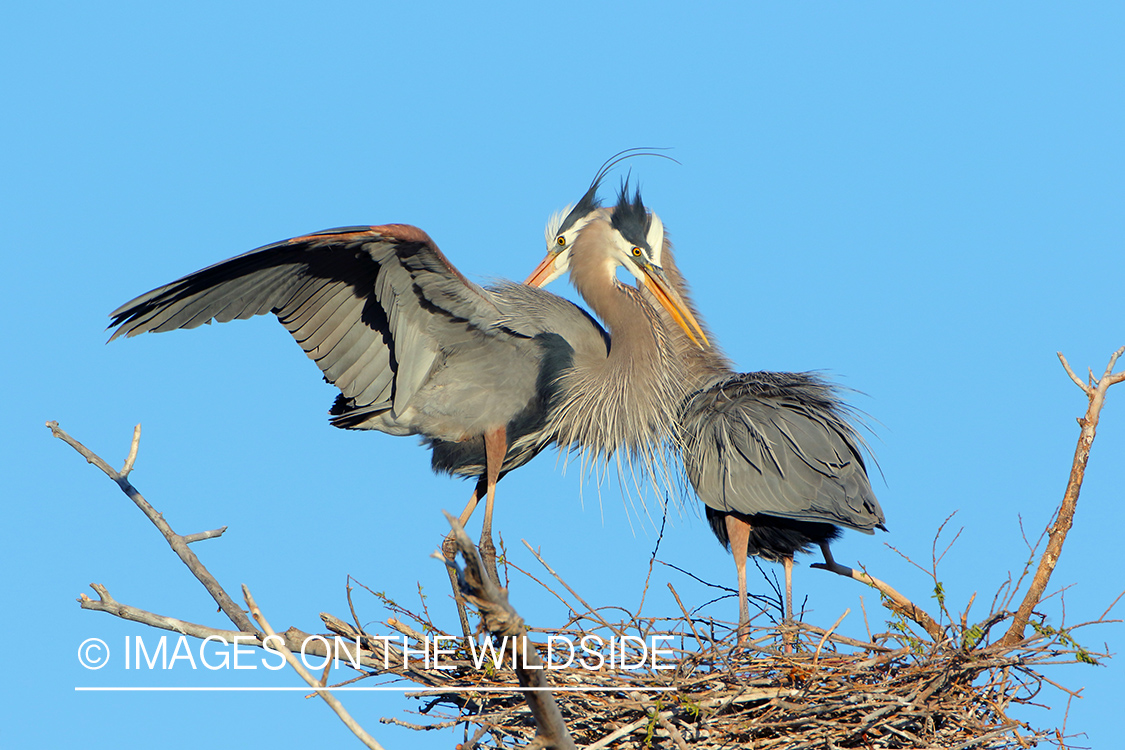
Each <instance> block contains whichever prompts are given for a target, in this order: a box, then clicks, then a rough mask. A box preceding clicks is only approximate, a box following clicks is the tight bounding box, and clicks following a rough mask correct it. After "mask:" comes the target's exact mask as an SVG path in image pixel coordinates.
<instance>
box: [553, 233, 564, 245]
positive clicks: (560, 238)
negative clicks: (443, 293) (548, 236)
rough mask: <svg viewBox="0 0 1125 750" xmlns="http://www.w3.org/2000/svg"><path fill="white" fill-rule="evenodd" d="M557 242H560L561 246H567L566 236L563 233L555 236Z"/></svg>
mask: <svg viewBox="0 0 1125 750" xmlns="http://www.w3.org/2000/svg"><path fill="white" fill-rule="evenodd" d="M555 242H557V243H558V244H559V247H566V237H563V236H562V235H561V234H560V235H559V236H558V237H556V238H555Z"/></svg>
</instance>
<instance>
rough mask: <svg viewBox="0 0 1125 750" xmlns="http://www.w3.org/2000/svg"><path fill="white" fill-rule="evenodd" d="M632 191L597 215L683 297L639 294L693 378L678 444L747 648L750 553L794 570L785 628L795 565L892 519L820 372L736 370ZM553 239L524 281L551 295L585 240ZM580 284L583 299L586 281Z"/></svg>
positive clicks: (551, 230) (678, 422) (789, 595)
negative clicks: (725, 552)
mask: <svg viewBox="0 0 1125 750" xmlns="http://www.w3.org/2000/svg"><path fill="white" fill-rule="evenodd" d="M627 189H628V188H627V186H623V188H622V190H621V192H620V194H619V195H618V201H617V205H616V206H615V207H614V208H613V209H611V210H609V211H606V210H604V209H598V210H599V211H602V212H603V213H608V214H611V216H612V219H611V220H612V221H613V222H615V223H616V224H618V225H619V226H620V227H621V232H622V235H623V236H625V237H628V238H630V239H631V241H632V242H634V243H635V249H634V251H633V253H634V254H638V253H639V254H641V255H643V256H644V257H645V258H647V260H648V262H649V263H650V264H651V265H655V266H657V267H659V268H661V269H662V273H663V277H664V278H665V280H666V281H667V282H668V285H669V286H670V287H671V288H672V289H674V290H676V292H677V294H676V296H675V297H674V299H675V300H677V302H678V303H679V305H678V308H676V309H674V310H666V309H665V308H664V306H663V296H662V295H661V294H660V293H659V292H657V293H654V292H652V291H650V290H649V289H648V287H647V284H645V285H642V288H641V290H640V293H641V294H642V295H643V296H644V298H645V299H646V300H647V301H648V302H649V309H650V314H651V315H653V316H656V317H657V318H659V319H660V320H661V322H662V329H663V330H664V331H665V332H666V334H667V335H666V336H665V337H664V338H663V339H662V340H659V341H660V345H662V346H667V347H668V348H669V349H670V350H671V351H672V352H674V358H675V359H677V360H678V361H680V362H681V370H682V371H686V372H687V373H688V375H687V378H688V379H687V382H686V383H685V397H684V399H683V400H682V402H681V404H680V407H679V408H678V409H677V414H676V418H675V428H674V434H675V437H674V440H673V445H674V447H675V449H676V450H677V451H678V452H679V453H680V456H681V458H682V461H683V464H684V470H685V473H686V474H687V477H688V480H689V482H690V483H691V485H692V487H693V488H694V490H695V493H696V494H697V495H698V497H699V498H700V499H701V500H702V501H703V503H704V505H705V506H706V508H705V510H706V516H707V520H708V522H709V524H710V526H711V529H712V531H713V532H714V533H715V536H716V537H718V539H719V542H720V543H721V544H722V545H723V546H724V548H726V549H729V550H730V551H731V552H732V554H733V557H734V563H735V568H736V570H737V573H738V596H739V629H738V640H739V642H740V643H744V642H745V639H746V637H747V634H748V631H749V620H750V612H749V606H748V604H747V598H746V593H747V592H746V557H747V555H748V554H749V555H757V556H760V557H762V558H764V559H766V560H770V561H774V562H778V561H780V562H781V563H782V564H783V565H784V568H785V619H786V621H790V622H791V621H792V599H793V556H794V555H795V554H796V553H797V552H807V551H809V548H810V547H811V546H812V545H814V544H815V545H818V546H819V547H820V549H821V551H822V553H823V555H824V557H825V562H826V563H827V564H829V566H831V565H832V564H833V559H832V553H831V551H830V549H829V544H830V543H831V542H832V540H834V539H835V538H837V537H838V536H839V533H840V528H839V527H841V526H843V527H847V528H852V529H857V530H859V531H862V532H864V533H867V534H871V533H873V530H874V529H875V528H880V529H884V530H885V527H884V526H883V522H884V520H885V518H884V515H883V510H882V508H881V507H880V506H879V502H878V500H877V499H876V498H875V494H874V492H873V491H872V489H871V484H870V481H869V480H868V477H867V470H866V467H865V465H864V461H863V456H862V454H861V452H860V450H859V447H858V444H859V443H860V442H862V441H861V439H860V437H859V436H858V434H857V433H856V431H855V429H854V427H853V426H852V425H851V424H850V422H849V419H848V418H849V416H850V413H851V412H850V410H849V408H848V407H847V406H846V405H845V404H844V403H843V402H842V401H841V400H840V399H839V398H838V396H837V395H836V393H835V390H834V389H833V387H832V385H831V384H830V383H828V382H827V381H825V380H824V379H823V378H821V377H819V376H818V375H817V374H815V373H790V372H748V373H737V372H735V371H734V370H733V368H732V366H731V363H730V361H729V360H728V359H727V358H726V356H724V355H723V353H722V352H721V351H719V349H718V348H717V347H716V346H713V345H710V344H709V342H708V337H707V334H706V325H705V324H704V323H702V322H701V321H702V318H700V316H699V315H698V313H697V312H696V311H695V306H694V304H693V303H692V300H691V296H690V293H689V291H688V288H687V284H686V282H685V281H684V279H683V276H682V275H681V274H680V272H679V269H678V268H677V267H676V265H675V261H674V258H673V256H672V251H671V243H670V242H668V241H667V238H666V237H665V232H664V226H663V223H662V222H661V221H660V218H659V217H658V216H656V214H653V213H650V212H648V211H647V210H646V209H645V207H644V204H643V202H642V201H641V197H640V191H639V189H638V190H637V192H636V193H635V195H634V197H633V199H632V200H630V199H629V197H628V194H627ZM591 213H593V212H591ZM547 232H548V240H547V242H548V252H547V256H546V257H545V258H544V259H543V261H542V262H541V263H540V264H539V266H538V267H537V268H536V269H535V271H533V272H532V274H531V276H530V277H529V278H528V279H527V281H526V282H525V283H528V284H532V285H535V286H544V285H546V284H548V283H550V282H551V281H552V280H554V279H556V278H558V277H559V276H561V275H562V274H564V273H566V272H567V270H570V273H571V280H572V282H573V281H574V270H573V267H574V264H575V263H576V262H579V260H580V254H581V251H582V247H581V245H580V243H577V242H575V243H571V242H570V237H569V234H568V231H567V230H561V229H560V228H558V227H556V226H555V225H554V223H553V222H550V223H548V230H547ZM570 234H573V233H572V232H571V233H570ZM629 270H630V271H632V270H633V269H632V268H629ZM638 278H639V277H638ZM642 281H643V280H642ZM575 287H576V288H577V289H578V291H579V292H580V293H582V294H583V296H585V293H584V292H583V291H582V289H581V288H580V287H579V286H578V284H575ZM683 317H686V318H688V319H690V320H691V321H693V323H694V326H693V328H694V329H695V330H696V331H698V334H699V337H702V339H703V341H704V342H707V345H704V346H700V341H699V338H697V336H696V335H695V333H693V331H691V330H688V329H684V328H681V326H680V325H678V323H679V321H680V320H681V318H683Z"/></svg>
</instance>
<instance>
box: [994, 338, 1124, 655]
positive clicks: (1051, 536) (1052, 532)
mask: <svg viewBox="0 0 1125 750" xmlns="http://www.w3.org/2000/svg"><path fill="white" fill-rule="evenodd" d="M1123 353H1125V347H1122V348H1120V349H1118V350H1117V351H1116V352H1114V353H1113V355H1112V356H1111V357H1110V359H1109V365H1108V366H1107V367H1106V370H1105V374H1104V375H1102V377H1101V379H1099V380H1097V381H1096V382H1092V384H1091V386H1090V387H1087V386H1085V385H1083V384H1082V383H1081V382H1080V381H1078V379H1077V377H1076V376H1075V375H1074V372H1073V371H1072V370H1071V369H1070V365H1069V364H1067V361H1066V358H1065V357H1063V356H1062V354H1061V353H1060V354H1059V359H1060V360H1062V363H1063V367H1064V368H1065V369H1066V371H1067V374H1069V375H1070V377H1071V379H1072V380H1074V381H1075V382H1078V385H1079V386H1080V387H1081V388H1082V390H1083V392H1084V393H1085V394H1086V396H1087V398H1089V400H1090V405H1089V407H1088V408H1087V409H1086V415H1085V416H1084V417H1081V418H1079V420H1078V424H1079V425H1080V426H1081V428H1082V429H1081V432H1080V433H1079V435H1078V445H1077V446H1076V447H1075V449H1074V460H1073V462H1072V463H1071V467H1070V478H1069V479H1068V481H1067V484H1066V492H1064V493H1063V500H1062V504H1061V505H1060V506H1059V510H1058V513H1057V514H1056V515H1055V520H1054V523H1053V524H1051V526H1050V529H1049V531H1048V537H1047V546H1046V548H1045V549H1044V550H1043V556H1042V557H1040V558H1039V567H1038V569H1037V570H1036V571H1035V576H1034V577H1033V578H1032V579H1031V584H1030V586H1028V589H1027V594H1025V595H1024V598H1023V601H1022V602H1020V606H1019V608H1018V609H1017V610H1016V614H1015V617H1014V618H1013V619H1012V624H1011V626H1010V627H1009V628H1008V631H1007V632H1006V633H1004V636H1003V637H1002V638H1001V639H1000V642H1001V643H1003V644H1004V645H1007V646H1013V645H1015V644H1016V643H1019V642H1020V641H1021V640H1022V639H1023V637H1024V630H1025V629H1026V628H1027V621H1028V619H1029V618H1030V617H1031V613H1032V611H1033V610H1034V609H1035V606H1036V605H1037V604H1038V603H1039V601H1040V600H1041V599H1042V598H1043V592H1044V591H1046V589H1047V584H1048V582H1049V581H1050V580H1051V574H1052V573H1053V572H1054V570H1055V565H1057V564H1058V561H1059V556H1060V555H1061V554H1062V548H1063V543H1064V542H1066V535H1067V534H1068V533H1069V532H1070V528H1071V526H1073V525H1074V512H1075V509H1076V508H1077V506H1078V495H1079V493H1080V492H1081V491H1082V480H1083V479H1084V478H1085V476H1086V464H1087V462H1088V461H1089V460H1090V448H1091V447H1092V446H1093V444H1094V436H1095V434H1096V432H1097V427H1098V417H1099V416H1100V415H1101V410H1102V406H1103V405H1104V404H1105V396H1106V391H1107V390H1108V389H1109V387H1110V386H1111V385H1113V384H1114V383H1120V382H1121V381H1122V380H1125V373H1120V374H1118V375H1114V374H1113V366H1114V365H1115V364H1116V363H1117V359H1118V358H1119V357H1120V356H1121V355H1122V354H1123ZM1092 379H1093V376H1092V375H1091V380H1092Z"/></svg>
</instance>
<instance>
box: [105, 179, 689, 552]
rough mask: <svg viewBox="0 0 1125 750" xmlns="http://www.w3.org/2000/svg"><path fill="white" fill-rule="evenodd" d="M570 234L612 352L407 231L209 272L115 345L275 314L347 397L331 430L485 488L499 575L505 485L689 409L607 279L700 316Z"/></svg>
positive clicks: (566, 306) (175, 289)
mask: <svg viewBox="0 0 1125 750" xmlns="http://www.w3.org/2000/svg"><path fill="white" fill-rule="evenodd" d="M608 166H611V165H607V167H606V168H608ZM600 174H602V173H601V172H599V175H600ZM597 179H600V177H599V178H597ZM596 181H597V180H596ZM567 228H568V230H573V231H574V232H576V233H578V234H579V235H580V236H581V239H580V240H579V242H578V244H580V245H582V246H583V247H586V248H589V252H588V253H587V254H586V255H584V256H583V257H584V258H587V257H588V262H586V263H583V262H578V263H575V264H574V271H575V273H576V274H578V276H579V278H581V279H583V280H584V283H585V284H586V286H585V287H584V288H586V289H587V291H588V293H589V295H590V298H591V306H592V307H593V308H594V310H595V312H597V313H598V314H599V315H600V316H601V317H602V319H603V320H604V321H605V322H606V325H607V326H608V327H609V329H610V331H611V333H612V335H613V339H612V346H611V345H610V343H609V339H608V337H607V336H606V334H605V331H603V330H602V329H601V327H600V326H598V325H597V323H595V322H594V321H593V319H592V318H591V317H590V316H589V315H588V314H587V313H585V312H584V311H582V310H581V309H580V308H578V307H577V306H575V305H573V304H572V303H570V302H569V301H567V300H564V299H562V298H560V297H556V296H555V295H553V294H551V293H549V292H545V291H543V290H540V289H536V288H532V287H527V286H523V285H519V284H514V283H511V282H502V283H499V284H496V285H494V286H491V287H489V288H481V287H479V286H477V285H476V284H473V283H472V282H470V281H468V280H467V279H466V278H465V277H464V276H462V275H461V274H460V273H459V272H458V271H457V270H456V269H455V268H454V267H453V266H452V265H451V264H450V263H449V261H448V260H446V258H445V256H444V255H443V254H442V253H441V251H440V250H438V248H437V245H436V244H434V242H433V240H431V239H430V238H429V236H427V235H426V233H425V232H423V231H422V230H421V229H418V228H417V227H413V226H409V225H404V224H389V225H384V226H368V227H348V228H342V229H331V230H326V231H323V232H317V233H314V234H309V235H304V236H301V237H295V238H293V239H289V240H284V241H282V242H277V243H274V244H271V245H266V246H264V247H261V248H258V249H257V250H252V251H250V252H248V253H245V254H243V255H240V256H238V257H235V258H231V259H230V260H226V261H223V262H221V263H218V264H216V265H213V266H210V267H208V268H205V269H203V270H201V271H197V272H195V273H193V274H190V275H188V276H185V277H183V278H182V279H179V280H178V281H174V282H172V283H170V284H166V285H164V286H161V287H159V288H157V289H154V290H152V291H151V292H148V293H147V294H144V295H141V296H140V297H137V298H136V299H134V300H132V301H130V302H127V303H126V304H124V305H122V306H121V307H119V308H118V309H116V310H114V311H113V312H112V313H111V314H110V315H111V316H112V318H113V321H112V323H111V327H114V326H116V328H117V330H116V331H114V333H113V335H112V336H111V338H110V340H111V341H112V340H113V339H115V338H117V337H118V336H121V335H126V336H135V335H137V334H139V333H145V332H148V331H153V332H160V331H169V330H173V329H177V328H194V327H196V326H199V325H201V324H203V323H210V322H211V321H212V320H215V321H218V322H227V321H230V320H234V319H245V318H249V317H252V316H254V315H260V314H264V313H267V312H272V313H273V314H274V315H276V316H277V318H278V320H279V321H280V322H281V323H282V325H284V326H285V328H286V329H287V330H288V331H289V332H290V333H291V334H292V335H293V337H294V338H295V339H296V340H297V342H298V343H299V344H300V345H301V348H302V349H304V351H305V353H306V354H308V356H309V357H310V358H311V359H313V360H314V361H315V362H316V363H317V365H318V366H319V367H320V369H321V371H322V373H323V374H324V378H325V379H326V380H327V381H328V382H330V383H332V384H334V385H335V386H336V387H337V388H339V389H340V391H341V393H340V395H339V396H338V397H337V398H336V402H335V404H334V405H333V407H332V409H331V410H330V414H331V415H332V420H331V422H332V424H333V425H335V426H336V427H342V428H349V429H374V430H380V431H382V432H386V433H389V434H392V435H421V436H423V438H424V439H425V441H426V442H428V443H429V445H430V448H431V449H432V451H433V456H432V465H433V468H434V469H435V471H448V472H452V473H456V474H463V475H467V476H477V477H480V479H479V480H478V482H477V485H476V489H475V491H474V493H473V496H472V498H471V499H470V501H469V503H468V505H467V506H466V508H465V510H464V512H463V513H462V515H461V521H462V523H464V522H466V521H467V520H468V518H469V516H470V515H471V513H472V511H473V509H474V507H475V506H476V504H477V501H478V500H479V498H480V496H481V493H482V490H483V493H484V495H485V496H486V497H487V502H486V505H485V516H484V523H483V529H482V534H481V547H482V552H483V553H484V554H485V556H486V559H487V558H490V557H491V558H492V560H493V561H494V547H493V544H492V541H491V526H492V508H493V501H494V498H495V488H496V483H497V481H498V480H499V479H500V477H501V476H503V475H504V474H505V473H506V472H508V471H511V470H512V469H514V468H516V467H518V466H520V465H522V464H524V463H526V462H527V461H529V460H530V459H531V458H532V457H533V456H534V455H535V454H536V453H537V452H538V451H540V450H541V449H542V448H543V447H545V446H546V445H548V444H550V443H559V444H561V445H563V446H566V447H569V446H572V445H576V446H577V447H579V448H582V449H585V450H587V451H589V452H590V453H591V454H592V455H594V456H597V457H600V458H607V457H608V456H609V455H611V454H612V453H613V452H614V451H615V450H617V449H619V448H621V449H624V450H625V451H627V452H629V453H630V454H632V455H636V456H641V457H645V456H650V455H653V453H654V448H653V447H651V446H659V444H660V440H661V436H662V435H663V434H666V433H667V430H668V429H669V427H670V425H671V419H672V414H671V411H670V410H671V409H674V408H675V406H676V405H677V404H678V402H677V401H675V400H674V399H670V398H669V397H668V396H667V392H670V391H672V390H673V389H674V388H675V387H677V384H678V382H679V381H680V380H681V374H680V373H679V372H678V370H677V367H676V363H675V362H671V361H668V360H667V359H665V358H661V357H656V358H652V359H651V361H647V364H646V359H645V355H644V352H648V351H652V350H654V346H653V342H652V341H651V339H652V332H651V326H650V325H648V322H647V321H648V319H649V317H651V316H652V315H653V312H652V307H651V304H650V303H648V302H644V301H642V300H641V298H640V296H639V293H638V292H637V290H636V289H635V288H633V287H631V286H624V285H621V284H620V283H618V282H617V281H616V279H615V278H613V272H612V270H609V271H608V272H606V271H605V269H609V268H611V267H612V266H613V264H621V265H625V266H627V267H629V268H631V269H632V270H633V271H634V272H635V273H637V274H638V277H639V278H644V279H646V280H647V283H650V284H652V287H653V289H655V290H657V294H658V295H659V297H660V299H661V300H662V303H664V304H667V305H668V306H669V314H670V315H671V316H672V317H673V318H674V319H679V320H682V321H684V325H685V326H690V325H691V321H693V320H694V319H693V318H692V316H691V313H690V312H686V313H685V310H684V308H683V306H682V305H681V304H679V303H677V301H676V300H677V296H678V295H677V292H676V291H675V289H673V288H672V287H671V286H670V285H669V284H668V282H667V280H666V279H664V277H663V275H662V274H660V273H659V269H654V268H652V267H646V266H644V265H643V264H641V263H640V262H639V259H637V258H634V257H632V256H630V255H629V254H628V253H629V250H630V247H631V245H629V244H628V243H627V242H624V241H623V240H620V238H618V237H616V235H615V232H614V231H613V228H612V226H611V224H610V221H609V220H608V219H606V218H605V217H603V216H601V215H598V214H594V213H590V212H586V211H584V210H581V209H576V211H575V213H574V216H572V217H569V218H568V220H567ZM692 335H694V333H693V334H692ZM656 348H657V349H658V350H659V351H660V352H663V353H666V354H668V355H669V356H670V355H671V352H670V351H669V350H668V349H667V347H656ZM653 405H658V406H659V405H664V407H665V410H664V411H660V410H659V409H658V408H654V406H653ZM492 567H493V568H494V563H493V566H492Z"/></svg>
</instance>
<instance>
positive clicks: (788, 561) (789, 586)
mask: <svg viewBox="0 0 1125 750" xmlns="http://www.w3.org/2000/svg"><path fill="white" fill-rule="evenodd" d="M781 564H782V565H784V566H785V629H784V635H783V636H782V639H781V640H782V643H784V645H785V653H787V654H788V653H790V652H791V651H792V650H793V640H794V638H793V636H794V634H795V632H796V631H795V629H794V627H793V556H792V555H790V556H788V557H783V558H782V560H781Z"/></svg>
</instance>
